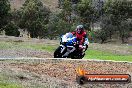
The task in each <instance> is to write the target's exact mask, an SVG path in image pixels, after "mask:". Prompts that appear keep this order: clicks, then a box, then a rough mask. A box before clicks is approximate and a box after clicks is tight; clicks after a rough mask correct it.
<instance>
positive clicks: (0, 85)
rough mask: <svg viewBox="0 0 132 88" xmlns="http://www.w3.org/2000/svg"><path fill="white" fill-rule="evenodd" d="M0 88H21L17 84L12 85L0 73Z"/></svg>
mask: <svg viewBox="0 0 132 88" xmlns="http://www.w3.org/2000/svg"><path fill="white" fill-rule="evenodd" d="M0 88H23V87H22V86H20V85H19V84H18V83H13V82H12V80H10V78H9V76H8V75H6V73H4V72H2V73H0Z"/></svg>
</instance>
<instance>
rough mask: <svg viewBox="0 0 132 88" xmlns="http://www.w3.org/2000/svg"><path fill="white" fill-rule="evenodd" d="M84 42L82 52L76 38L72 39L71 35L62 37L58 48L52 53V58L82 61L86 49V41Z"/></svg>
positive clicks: (67, 34)
mask: <svg viewBox="0 0 132 88" xmlns="http://www.w3.org/2000/svg"><path fill="white" fill-rule="evenodd" d="M85 40H86V41H85V43H84V45H83V46H82V48H83V50H80V49H79V44H78V41H77V38H76V37H74V36H73V34H72V33H66V34H65V35H62V37H61V40H60V46H59V47H58V48H57V49H56V50H55V52H54V58H72V59H82V58H83V57H84V55H85V51H86V50H87V48H88V45H87V44H88V39H87V38H86V39H85Z"/></svg>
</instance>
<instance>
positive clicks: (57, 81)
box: [9, 59, 132, 88]
mask: <svg viewBox="0 0 132 88" xmlns="http://www.w3.org/2000/svg"><path fill="white" fill-rule="evenodd" d="M79 66H83V67H84V69H85V70H88V73H90V74H104V73H105V74H119V73H120V74H130V75H131V76H132V64H131V63H126V62H104V61H102V62H101V61H88V60H87V61H74V60H52V59H46V60H44V59H43V60H29V61H28V60H24V61H20V60H18V61H16V62H15V61H11V62H10V63H9V67H10V68H13V69H15V70H20V71H26V72H28V73H34V74H37V76H38V77H39V78H41V82H42V83H41V84H43V82H44V83H47V86H52V87H54V86H57V87H61V88H67V87H68V88H69V87H70V88H71V87H72V88H80V86H79V85H78V84H77V83H76V80H75V79H76V71H75V69H76V68H77V67H79ZM46 80H47V81H46ZM51 80H52V81H51ZM52 83H53V84H54V85H52ZM128 85H130V84H85V85H83V86H81V87H82V88H83V87H84V88H89V87H88V86H90V88H124V87H126V86H128ZM31 88H32V87H31Z"/></svg>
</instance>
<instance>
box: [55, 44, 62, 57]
mask: <svg viewBox="0 0 132 88" xmlns="http://www.w3.org/2000/svg"><path fill="white" fill-rule="evenodd" d="M54 58H62V54H61V46H59V47H58V48H57V49H56V50H55V52H54Z"/></svg>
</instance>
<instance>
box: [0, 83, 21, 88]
mask: <svg viewBox="0 0 132 88" xmlns="http://www.w3.org/2000/svg"><path fill="white" fill-rule="evenodd" d="M0 88H22V87H21V86H19V85H17V84H9V83H3V82H0Z"/></svg>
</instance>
